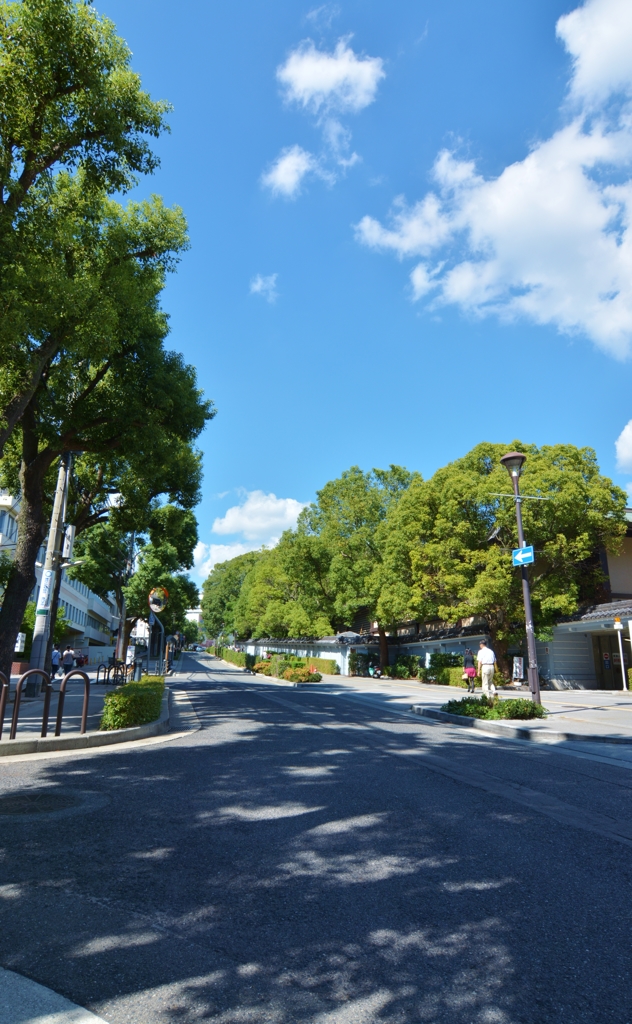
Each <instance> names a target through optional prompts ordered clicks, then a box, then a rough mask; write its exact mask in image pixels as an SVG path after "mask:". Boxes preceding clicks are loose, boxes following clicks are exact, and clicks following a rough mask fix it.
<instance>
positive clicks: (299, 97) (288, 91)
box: [277, 39, 385, 114]
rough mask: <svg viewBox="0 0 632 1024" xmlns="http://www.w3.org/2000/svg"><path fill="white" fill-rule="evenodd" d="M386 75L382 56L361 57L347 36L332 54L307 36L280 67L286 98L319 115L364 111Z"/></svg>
mask: <svg viewBox="0 0 632 1024" xmlns="http://www.w3.org/2000/svg"><path fill="white" fill-rule="evenodd" d="M384 74H385V73H384V62H383V61H382V59H381V57H358V56H357V55H356V54H355V53H354V51H353V50H352V49H351V47H350V46H349V41H348V39H340V40H338V43H337V45H336V48H335V50H334V52H333V53H326V52H324V51H322V50H317V49H316V47H315V46H314V44H313V42H312V40H311V39H306V40H304V41H303V42H302V43H301V44H300V45H299V46H298V47H297V48H296V50H293V51H292V53H291V54H290V56H289V57H288V59H287V60H286V62H285V64H282V65H281V66H280V67H278V68H277V79H278V81H279V82H280V83H281V85H282V86H283V88H284V90H285V96H286V99H287V100H288V101H290V102H295V103H298V104H299V105H300V106H302V107H303V108H304V109H305V110H311V111H312V112H313V113H316V114H319V113H321V111H323V110H326V111H328V110H336V111H341V112H351V113H357V112H358V111H359V110H363V109H364V107H368V106H369V104H370V103H373V100H374V99H375V96H376V93H377V87H378V85H379V83H380V81H381V80H382V78H384Z"/></svg>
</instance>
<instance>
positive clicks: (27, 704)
mask: <svg viewBox="0 0 632 1024" xmlns="http://www.w3.org/2000/svg"><path fill="white" fill-rule="evenodd" d="M80 671H81V672H85V673H86V675H87V676H88V679H89V680H90V699H89V705H88V731H91V730H94V729H98V728H99V722H100V720H101V715H102V713H103V698H104V696H105V694H106V693H109V692H110V691H111V690H112V689H113V686H103V685H102V684H101V683H99V685H98V686H97V685H96V675H97V670H96V667H93V666H90V667H89V668H86V669H81V670H80ZM18 679H19V676H11V700H10V701H9V702H8V703H7V707H6V710H5V713H4V727H3V730H2V739H3V740H4V739H8V738H9V729H10V728H11V718H12V716H13V709H14V706H15V703H14V699H13V698H14V694H15V686H16V683H17V681H18ZM61 680H62V676H57V677H56V678H55V679H53V694H52V697H51V703H50V712H49V715H48V735H49V736H52V735H53V734H54V732H55V719H56V717H57V707H58V704H59V686H60V683H61ZM83 696H84V682H83V679H82V678H81V677H80V676H74V677H73V678H72V679H70V680H69V681H68V687H67V689H66V699H65V701H64V717H63V722H62V735H64V736H65V735H66V734H67V733H69V732H77V733H78V732H79V730H80V728H81V713H82V710H83ZM43 711H44V694H43V693H42V694H40V696H39V697H24V696H22V699H21V701H20V715H19V719H18V729H17V737H18V738H19V737H21V736H23V734H24V733H27V734H33V733H36V734H37V735H38V736H39V734H40V732H41V729H42V714H43Z"/></svg>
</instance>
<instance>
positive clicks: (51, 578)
mask: <svg viewBox="0 0 632 1024" xmlns="http://www.w3.org/2000/svg"><path fill="white" fill-rule="evenodd" d="M54 588H55V571H54V569H44V572H43V573H42V585H41V586H40V592H39V597H38V599H37V614H38V615H47V614H48V611H49V609H50V603H51V601H52V598H53V590H54Z"/></svg>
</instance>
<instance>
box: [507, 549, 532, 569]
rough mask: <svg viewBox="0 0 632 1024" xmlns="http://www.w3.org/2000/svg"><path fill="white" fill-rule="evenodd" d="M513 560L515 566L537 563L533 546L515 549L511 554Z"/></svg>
mask: <svg viewBox="0 0 632 1024" xmlns="http://www.w3.org/2000/svg"><path fill="white" fill-rule="evenodd" d="M511 560H512V562H513V564H514V565H530V564H531V562H535V554H534V552H533V544H526V545H525V547H523V548H515V549H514V550H513V551H512V552H511Z"/></svg>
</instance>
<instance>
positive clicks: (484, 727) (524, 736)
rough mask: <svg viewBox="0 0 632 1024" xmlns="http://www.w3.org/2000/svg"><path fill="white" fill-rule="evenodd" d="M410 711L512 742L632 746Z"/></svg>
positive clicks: (620, 739) (621, 739) (614, 739)
mask: <svg viewBox="0 0 632 1024" xmlns="http://www.w3.org/2000/svg"><path fill="white" fill-rule="evenodd" d="M410 710H411V711H412V712H414V714H416V715H420V716H421V717H422V718H430V719H431V720H432V721H435V722H445V723H446V724H447V725H460V726H461V727H463V728H465V729H478V730H479V731H480V732H486V733H490V734H491V735H492V736H504V737H505V738H507V739H512V740H531V741H532V742H533V743H620V744H626V743H627V744H632V736H604V735H601V734H599V735H595V734H591V733H576V732H558V731H555V732H554V731H553V730H552V729H546V728H545V729H531V728H529V727H528V726H526V725H523V726H520V725H503V724H501V723H500V722H493V721H485V719H482V718H467V717H466V716H465V715H450V714H448V712H447V711H435V710H434V708H424V707H422V706H421V705H420V704H411V706H410Z"/></svg>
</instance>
